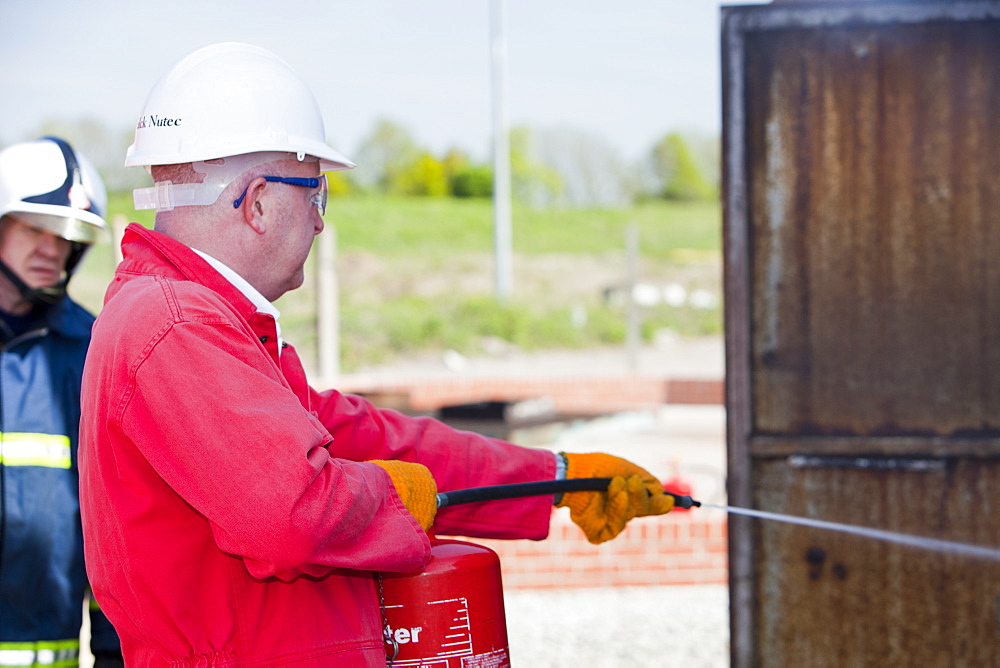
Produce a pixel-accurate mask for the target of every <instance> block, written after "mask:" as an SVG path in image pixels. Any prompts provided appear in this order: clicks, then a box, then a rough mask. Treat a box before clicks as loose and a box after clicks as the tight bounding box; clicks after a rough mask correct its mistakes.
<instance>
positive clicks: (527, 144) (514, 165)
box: [491, 126, 563, 206]
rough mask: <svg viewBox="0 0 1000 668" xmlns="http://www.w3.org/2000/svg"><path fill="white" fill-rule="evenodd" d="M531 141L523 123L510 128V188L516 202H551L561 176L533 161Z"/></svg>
mask: <svg viewBox="0 0 1000 668" xmlns="http://www.w3.org/2000/svg"><path fill="white" fill-rule="evenodd" d="M532 140H533V133H532V130H531V129H530V128H528V127H526V126H520V127H516V128H512V129H511V131H510V180H511V191H512V193H513V197H514V199H515V200H517V201H519V202H524V203H526V204H533V205H536V206H540V205H548V204H552V203H553V202H555V201H556V200H557V199H558V198H559V197H560V195H561V194H562V192H563V181H562V177H560V175H559V174H558V173H557V172H556V171H555V170H554V169H551V168H550V167H548V166H546V165H543V164H541V163H540V162H538V161H536V160H535V158H534V157H533V142H532ZM491 191H492V187H491Z"/></svg>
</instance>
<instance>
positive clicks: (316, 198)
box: [233, 174, 327, 216]
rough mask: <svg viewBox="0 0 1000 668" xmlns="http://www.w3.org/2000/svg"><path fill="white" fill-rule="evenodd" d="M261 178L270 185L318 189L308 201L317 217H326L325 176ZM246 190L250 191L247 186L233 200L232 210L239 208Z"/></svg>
mask: <svg viewBox="0 0 1000 668" xmlns="http://www.w3.org/2000/svg"><path fill="white" fill-rule="evenodd" d="M262 178H263V179H264V180H265V181H269V182H271V183H285V184H287V185H290V186H298V187H300V188H320V190H319V192H317V193H316V194H314V195H313V196H312V197H311V198H310V199H309V201H310V203H312V205H313V206H315V207H316V208H317V209H318V210H319V215H321V216H323V215H326V193H327V185H326V174H320V176H319V178H318V179H309V178H304V177H299V176H264V177H262ZM321 186H322V187H321ZM248 190H250V186H249V185H248V186H247V187H246V188H244V189H243V192H242V194H240V196H239V197H238V198H236V199H234V200H233V208H234V209H238V208H240V204H242V203H243V198H244V197H246V196H247V191H248Z"/></svg>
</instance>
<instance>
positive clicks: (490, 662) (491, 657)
mask: <svg viewBox="0 0 1000 668" xmlns="http://www.w3.org/2000/svg"><path fill="white" fill-rule="evenodd" d="M462 668H510V656H508V655H507V648H506V647H504V648H503V649H498V650H496V651H495V652H488V653H486V654H476V655H475V656H463V657H462Z"/></svg>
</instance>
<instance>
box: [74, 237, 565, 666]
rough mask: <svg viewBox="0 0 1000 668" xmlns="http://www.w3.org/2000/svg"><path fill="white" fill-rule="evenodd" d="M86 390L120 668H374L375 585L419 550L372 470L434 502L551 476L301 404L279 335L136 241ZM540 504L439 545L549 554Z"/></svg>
mask: <svg viewBox="0 0 1000 668" xmlns="http://www.w3.org/2000/svg"><path fill="white" fill-rule="evenodd" d="M122 250H123V254H124V257H125V260H124V261H123V262H122V264H121V265H119V268H118V271H117V273H116V276H115V280H114V282H113V284H112V286H111V287H110V288H109V290H108V293H107V295H106V299H105V306H104V309H103V310H102V312H101V315H100V317H99V318H98V319H97V324H96V326H95V328H94V338H93V342H92V344H91V350H90V357H89V359H88V361H87V368H86V371H85V373H84V382H83V420H82V423H81V453H80V455H81V490H82V491H81V503H82V507H83V519H84V532H85V535H86V537H87V541H86V547H87V568H88V572H89V574H90V578H91V582H92V583H93V586H94V591H95V593H96V595H97V599H98V600H99V601H100V602H101V605H102V608H103V609H104V611H105V612H106V613H107V614H108V616H109V617H110V618H111V619H112V621H114V623H115V625H116V627H117V628H118V631H119V633H120V634H121V638H122V648H123V651H124V653H125V660H126V663H128V664H130V665H131V664H134V665H142V666H167V665H171V666H195V665H197V666H203V665H204V666H209V665H212V666H215V665H226V666H229V665H240V666H264V665H280V664H293V663H294V665H295V666H298V667H300V668H306V667H308V666H330V665H344V666H384V665H385V655H384V649H383V641H382V635H381V621H380V612H379V606H378V597H377V593H376V588H375V585H374V579H373V577H372V571H395V572H413V571H417V570H419V569H420V568H422V567H423V566H424V564H425V563H426V562H427V560H428V558H429V554H430V545H429V541H428V539H427V536H426V535H425V534H424V532H423V531H422V530H421V529H420V526H419V525H418V524H417V523H416V521H415V520H414V519H413V517H412V515H410V514H409V513H408V512H407V511H406V509H405V507H404V506H403V504H402V502H401V501H400V500H399V496H398V495H397V494H396V493H395V490H394V488H393V486H392V482H391V480H390V478H389V476H388V474H386V473H385V471H384V470H383V469H382V468H381V467H379V466H377V465H374V464H369V463H365V462H366V461H367V460H371V459H390V458H397V459H405V460H411V461H419V462H421V463H423V464H426V465H427V466H428V467H429V468H430V469H431V470H432V471H433V472H434V475H435V477H436V478H437V480H438V485H439V488H440V489H442V490H448V489H459V488H463V487H474V486H480V485H490V484H502V483H507V482H525V481H528V480H542V479H551V478H552V477H553V476H554V472H555V464H554V458H553V457H552V454H551V453H550V452H548V451H544V450H533V449H529V448H520V447H517V446H514V445H511V444H509V443H505V442H502V441H498V440H494V439H489V438H486V437H483V436H480V435H477V434H473V433H469V432H458V431H454V430H452V429H449V428H448V427H446V426H445V425H443V424H441V423H439V422H436V421H434V420H430V419H426V418H419V419H415V418H408V417H405V416H403V415H401V414H399V413H395V412H392V411H382V410H378V409H376V408H375V407H373V406H372V405H371V404H370V403H368V402H366V401H364V400H363V399H361V398H359V397H352V396H348V395H342V394H340V393H338V392H335V391H330V392H324V393H319V392H316V391H315V390H313V389H311V388H310V387H309V386H308V384H307V382H306V376H305V372H304V371H303V369H302V365H301V364H300V363H299V361H298V357H297V355H296V354H295V350H294V348H292V347H291V346H287V347H285V348H283V349H281V351H280V355H279V349H278V343H277V337H276V328H275V322H274V320H273V318H272V317H271V316H267V315H263V314H261V313H257V312H256V309H255V308H254V306H253V304H252V303H251V302H250V301H249V300H248V299H247V298H246V297H245V296H244V295H243V294H242V293H240V292H239V291H238V290H237V289H236V288H234V287H233V286H232V285H231V284H230V283H229V282H228V281H226V280H225V279H224V278H223V277H222V276H221V275H220V274H219V273H218V272H216V271H215V270H214V269H212V268H211V267H210V266H209V265H208V264H207V263H206V262H205V261H204V260H203V259H202V258H200V257H199V256H198V255H197V254H196V253H194V252H193V251H191V250H190V249H189V248H187V247H185V246H183V245H181V244H179V243H178V242H176V241H174V240H173V239H171V238H169V237H166V236H164V235H162V234H159V233H156V232H153V231H149V230H146V229H144V228H142V227H140V226H137V225H130V226H129V228H128V229H127V230H126V233H125V237H124V239H123V242H122ZM551 512H552V499H551V497H539V498H531V499H517V500H512V501H502V502H497V503H492V504H468V505H466V506H455V507H454V508H447V509H445V510H443V511H442V512H441V514H440V515H439V518H438V522H437V525H436V527H437V530H438V532H439V533H441V534H449V535H465V536H491V537H498V538H534V539H541V538H544V537H545V536H546V535H547V533H548V523H549V518H550V515H551Z"/></svg>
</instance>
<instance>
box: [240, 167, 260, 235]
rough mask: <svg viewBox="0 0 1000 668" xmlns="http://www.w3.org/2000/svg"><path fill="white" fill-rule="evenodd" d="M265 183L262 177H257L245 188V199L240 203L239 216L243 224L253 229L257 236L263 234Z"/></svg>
mask: <svg viewBox="0 0 1000 668" xmlns="http://www.w3.org/2000/svg"><path fill="white" fill-rule="evenodd" d="M266 186H267V181H265V180H264V177H262V176H258V177H257V178H255V179H254V180H253V181H251V182H250V185H248V186H247V194H246V197H244V198H243V201H242V202H240V215H241V216H242V217H243V222H245V223H246V224H247V225H249V226H250V227H251V228H253V231H254V232H256V233H257V234H263V233H264V230H265V227H266V226H265V221H264V212H265V211H266V210H267V202H265V199H266V198H265V197H264V190H265V187H266Z"/></svg>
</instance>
